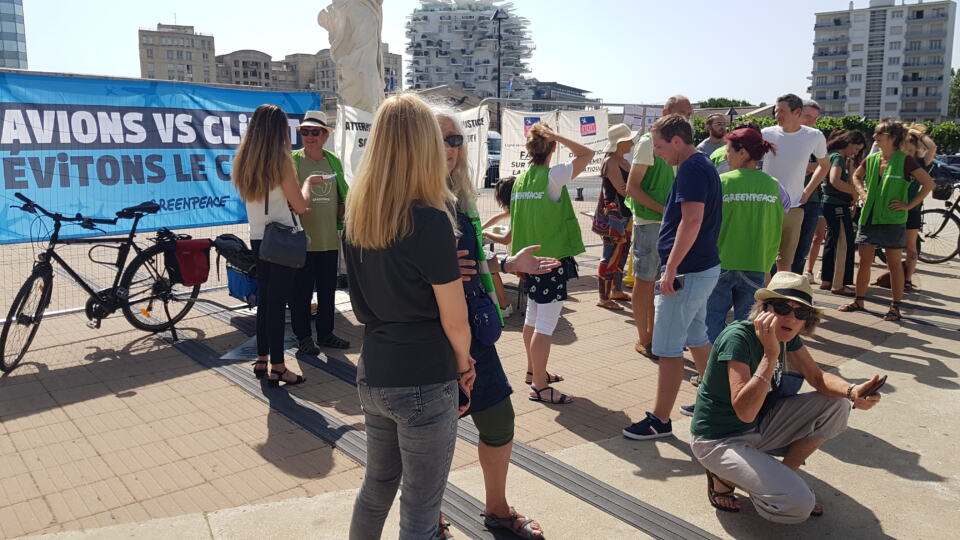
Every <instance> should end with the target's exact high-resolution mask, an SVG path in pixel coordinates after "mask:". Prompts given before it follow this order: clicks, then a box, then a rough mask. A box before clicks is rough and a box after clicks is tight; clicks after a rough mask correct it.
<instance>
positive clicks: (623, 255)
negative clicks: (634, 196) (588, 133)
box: [593, 124, 637, 311]
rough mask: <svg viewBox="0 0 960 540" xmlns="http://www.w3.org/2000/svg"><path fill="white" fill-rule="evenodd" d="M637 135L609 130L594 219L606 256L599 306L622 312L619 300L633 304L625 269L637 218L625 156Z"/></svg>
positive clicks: (621, 127)
mask: <svg viewBox="0 0 960 540" xmlns="http://www.w3.org/2000/svg"><path fill="white" fill-rule="evenodd" d="M636 136H637V132H636V131H630V127H629V126H627V125H626V124H616V125H614V126H611V127H610V129H609V130H607V140H608V142H607V146H606V147H605V148H604V149H603V153H604V158H603V161H602V162H601V164H600V176H601V177H602V179H603V183H602V185H601V188H600V197H599V199H598V200H597V210H596V212H595V213H594V216H593V231H594V232H595V233H597V234H599V235H600V238H601V239H602V240H603V255H602V256H601V257H600V266H599V268H597V281H598V283H599V292H600V300H599V301H598V302H597V305H598V306H600V307H602V308H606V309H610V310H614V311H620V310H622V309H623V306H621V305H620V304H618V303H616V300H629V299H630V296H629V295H627V294H626V293H624V292H623V267H624V265H625V264H626V262H627V253H629V252H630V237H631V236H632V234H633V231H632V230H633V228H632V225H633V223H632V222H633V220H632V217H633V214H632V213H631V212H630V209H629V208H627V205H626V203H625V202H624V201H625V199H626V197H627V176H629V174H630V162H628V161H627V160H626V159H624V157H623V156H624V154H626V153H628V152H630V150H631V149H632V148H633V141H634V139H635V138H636Z"/></svg>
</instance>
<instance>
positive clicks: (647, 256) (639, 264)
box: [633, 223, 660, 281]
mask: <svg viewBox="0 0 960 540" xmlns="http://www.w3.org/2000/svg"><path fill="white" fill-rule="evenodd" d="M659 238H660V224H659V223H645V224H642V225H640V224H636V223H634V225H633V277H635V278H637V279H639V280H640V281H656V280H657V276H659V275H660V252H659V251H657V240H658V239H659Z"/></svg>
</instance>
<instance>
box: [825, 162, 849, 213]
mask: <svg viewBox="0 0 960 540" xmlns="http://www.w3.org/2000/svg"><path fill="white" fill-rule="evenodd" d="M834 167H840V181H841V182H848V183H849V182H850V170H849V169H848V168H847V158H845V157H843V156H841V155H840V152H833V153H831V154H830V169H831V170H832V169H833V168H834ZM821 187H822V188H823V204H836V205H840V206H849V205H850V202H851V201H852V200H853V195H850V194H849V193H844V192H842V191H840V190H839V189H837V188H835V187H833V185H832V184H831V183H830V174H827V176H826V178H824V179H823V184H821Z"/></svg>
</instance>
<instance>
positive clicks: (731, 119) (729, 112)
mask: <svg viewBox="0 0 960 540" xmlns="http://www.w3.org/2000/svg"><path fill="white" fill-rule="evenodd" d="M738 114H739V113H738V112H737V110H736V109H734V108H733V107H730V110H729V111H727V116H729V117H730V129H733V117H734V116H737V115H738Z"/></svg>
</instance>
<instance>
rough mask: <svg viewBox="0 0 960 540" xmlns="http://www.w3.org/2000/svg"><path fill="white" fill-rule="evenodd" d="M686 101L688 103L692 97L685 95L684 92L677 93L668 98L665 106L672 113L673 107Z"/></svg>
mask: <svg viewBox="0 0 960 540" xmlns="http://www.w3.org/2000/svg"><path fill="white" fill-rule="evenodd" d="M684 101H686V102H687V103H690V98H688V97H687V96H685V95H683V94H677V95H675V96H670V97H669V98H667V103H666V105H664V106H663V108H664V109H666V110H668V111H670V112H671V113H673V108H674V107H676V106H677V105H679V104H680V103H682V102H684Z"/></svg>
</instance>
